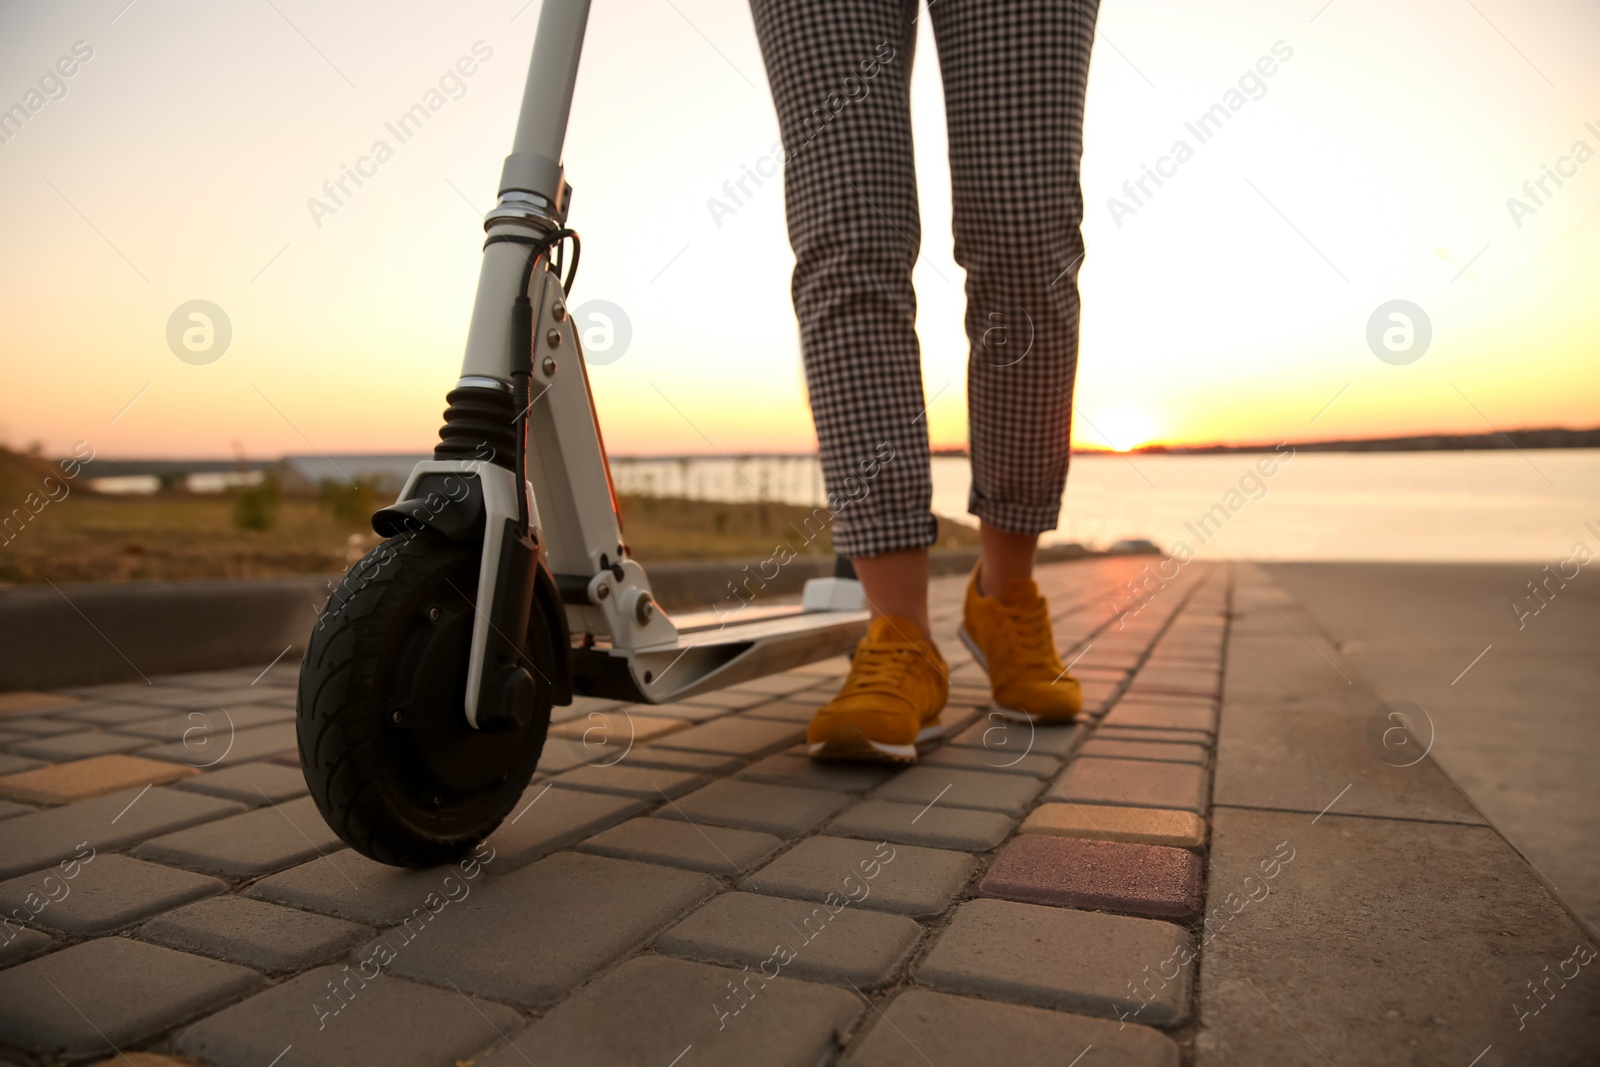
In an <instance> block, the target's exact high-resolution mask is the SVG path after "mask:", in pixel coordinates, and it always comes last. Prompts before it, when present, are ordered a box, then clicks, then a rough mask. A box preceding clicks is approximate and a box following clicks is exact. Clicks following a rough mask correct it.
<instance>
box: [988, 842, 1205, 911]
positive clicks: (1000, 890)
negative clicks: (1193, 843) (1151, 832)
mask: <svg viewBox="0 0 1600 1067" xmlns="http://www.w3.org/2000/svg"><path fill="white" fill-rule="evenodd" d="M978 892H979V893H980V894H982V895H983V896H986V897H1001V898H1004V899H1006V900H1020V901H1023V902H1025V903H1029V904H1059V905H1066V906H1068V907H1074V908H1090V909H1094V910H1099V911H1112V912H1121V913H1123V914H1127V915H1143V916H1146V917H1148V918H1152V919H1172V920H1188V919H1191V918H1193V917H1194V915H1195V913H1196V912H1198V911H1199V910H1200V857H1199V856H1196V855H1195V854H1194V853H1193V852H1189V851H1187V850H1185V849H1181V848H1172V847H1170V846H1167V845H1143V844H1135V843H1133V842H1130V841H1103V840H1095V839H1092V838H1081V837H1053V836H1048V835H1043V834H1023V835H1021V836H1020V837H1017V838H1015V839H1013V840H1011V841H1009V842H1007V844H1006V845H1005V847H1004V848H1002V849H1001V850H1000V851H999V853H998V854H997V855H996V856H995V858H994V863H993V864H992V865H991V866H990V868H989V872H988V873H987V874H985V875H984V877H983V881H982V882H981V883H980V884H979V886H978Z"/></svg>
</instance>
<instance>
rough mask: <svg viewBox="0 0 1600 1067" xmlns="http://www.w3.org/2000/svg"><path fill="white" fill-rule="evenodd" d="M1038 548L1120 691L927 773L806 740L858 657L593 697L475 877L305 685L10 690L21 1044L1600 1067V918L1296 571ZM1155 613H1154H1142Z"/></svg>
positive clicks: (573, 1059)
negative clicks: (337, 815) (1526, 855)
mask: <svg viewBox="0 0 1600 1067" xmlns="http://www.w3.org/2000/svg"><path fill="white" fill-rule="evenodd" d="M1152 565H1153V561H1152V560H1150V559H1149V558H1148V557H1145V558H1137V557H1130V558H1124V559H1107V560H1095V561H1083V562H1078V563H1069V564H1059V565H1054V566H1050V567H1047V568H1045V569H1044V570H1043V571H1042V572H1041V584H1042V585H1043V586H1044V588H1045V591H1046V593H1047V594H1048V595H1049V596H1050V597H1051V603H1052V607H1053V611H1054V622H1055V626H1056V632H1057V636H1058V641H1059V643H1060V645H1061V647H1062V648H1063V650H1070V651H1066V658H1067V659H1069V660H1072V661H1074V664H1075V665H1074V667H1073V670H1074V672H1075V673H1076V674H1078V675H1079V676H1080V677H1081V678H1082V679H1083V681H1084V686H1085V691H1086V695H1087V696H1088V698H1089V703H1090V705H1091V708H1092V710H1093V712H1094V714H1093V715H1092V716H1091V717H1090V718H1089V719H1088V720H1087V721H1086V722H1085V723H1084V724H1083V725H1081V726H1078V727H1072V728H1056V729H1048V730H1047V729H1043V728H1041V729H1037V730H1034V729H1030V728H1029V727H1027V726H1025V725H1024V726H1015V725H1011V726H1007V725H1002V724H1000V723H999V722H997V721H994V720H991V719H990V718H988V717H987V716H986V715H985V712H984V705H985V702H986V700H987V690H986V689H985V688H984V682H983V678H982V675H981V673H980V672H979V671H978V670H977V669H976V667H975V666H974V665H973V664H972V663H971V661H970V660H969V659H968V657H966V655H965V654H964V652H963V651H962V650H961V649H960V646H959V644H958V643H957V641H956V639H955V634H954V631H955V627H956V623H957V618H958V613H959V603H960V593H961V588H962V584H963V581H962V579H960V578H950V579H939V580H936V581H935V583H934V608H935V616H934V619H935V628H936V631H937V634H936V636H937V637H938V640H939V643H940V645H941V647H942V648H943V649H944V651H945V653H946V656H947V658H948V659H949V660H950V662H951V664H952V700H951V706H950V708H949V709H948V710H947V712H946V715H945V719H946V723H947V724H948V727H949V732H950V737H949V740H948V741H947V743H946V744H945V745H944V746H943V747H942V748H940V749H939V750H937V751H936V752H935V753H933V754H932V755H930V756H929V757H927V758H926V759H924V760H923V761H922V763H921V764H920V765H919V766H917V767H915V768H912V769H908V770H903V771H900V772H898V773H895V772H893V771H890V770H888V769H881V768H872V767H839V766H831V767H825V766H815V765H812V764H811V763H810V762H809V761H807V760H806V759H804V758H803V757H802V756H801V755H800V752H801V748H800V747H799V743H800V741H801V739H802V737H803V733H804V729H805V722H806V719H807V717H808V716H809V713H810V711H811V709H812V708H814V707H815V706H816V705H817V703H819V702H820V701H821V700H824V699H826V697H827V696H828V695H830V694H831V692H832V691H833V689H834V688H835V687H836V686H837V683H838V679H839V678H840V676H841V675H842V674H843V672H844V670H845V666H846V665H845V663H844V661H843V660H837V661H830V662H827V663H823V664H817V665H813V666H811V667H808V668H804V669H801V670H797V671H791V672H789V673H787V674H784V675H779V676H774V677H770V678H766V679H762V680H760V681H759V682H755V683H752V684H750V685H746V686H741V687H738V688H737V689H733V690H727V691H723V692H721V693H716V694H710V695H708V696H706V697H703V698H700V699H699V700H697V701H695V702H692V703H689V704H682V705H672V706H666V707H659V708H645V707H637V706H618V705H616V704H614V703H609V702H603V701H590V700H585V701H580V702H579V703H578V704H576V705H574V706H573V707H570V708H563V709H558V718H559V720H560V722H559V724H558V725H557V726H556V727H554V728H553V736H552V738H551V741H550V744H549V745H548V746H547V748H546V754H545V759H544V761H543V762H542V764H541V771H540V776H539V778H538V779H537V780H536V781H535V782H534V783H533V785H532V786H531V787H530V789H529V791H528V793H527V796H526V800H525V802H524V803H523V804H522V805H521V806H520V807H519V808H518V809H517V812H516V814H515V815H514V816H513V818H512V819H510V820H508V821H507V823H506V825H504V826H502V827H501V828H500V830H498V831H497V832H496V833H495V834H494V835H493V836H492V837H491V838H490V839H489V841H488V842H487V843H486V844H485V846H484V847H483V848H482V849H480V850H479V852H478V853H477V854H476V855H475V856H474V857H472V858H470V859H468V860H466V861H463V862H462V863H461V864H459V865H456V866H452V867H448V868H440V869H435V870H430V871H398V870H394V869H390V868H386V867H383V866H380V865H378V864H374V863H371V862H369V861H367V860H365V859H362V858H361V857H359V856H358V855H356V854H355V853H353V852H351V851H349V850H346V849H343V848H342V847H341V846H340V845H339V843H338V841H337V840H336V839H335V838H334V837H333V835H332V834H331V833H330V832H329V831H328V830H327V828H326V827H325V826H324V825H323V824H322V823H321V820H320V819H319V817H318V815H317V813H316V810H315V808H314V806H313V805H312V804H311V802H310V800H309V798H307V797H306V795H305V786H304V783H303V781H302V779H301V777H300V772H299V768H298V765H297V761H296V757H295V747H294V746H295V739H294V724H293V704H294V692H293V683H294V669H293V668H292V667H291V666H289V665H286V664H279V665H277V666H274V667H271V668H269V669H266V670H265V671H227V672H215V673H209V674H193V675H184V676H179V677H172V678H156V679H152V680H151V683H150V684H148V685H147V684H144V683H143V682H140V683H135V684H130V685H114V686H98V687H93V688H87V689H80V690H73V691H61V692H51V693H11V694H0V913H3V914H4V916H6V917H7V918H6V919H5V922H4V926H3V928H0V1063H5V1062H10V1063H15V1064H43V1063H57V1062H91V1063H98V1062H104V1063H118V1064H131V1065H133V1067H155V1065H161V1064H173V1063H204V1064H216V1065H223V1067H297V1065H312V1064H329V1065H331V1064H340V1065H346V1064H368V1063H371V1064H384V1065H395V1067H407V1065H411V1064H417V1065H445V1067H448V1065H452V1064H454V1065H468V1064H471V1065H473V1067H476V1065H479V1064H489V1065H493V1067H511V1065H522V1064H538V1065H540V1067H543V1065H545V1064H606V1065H618V1064H622V1065H628V1064H644V1065H651V1067H698V1065H712V1064H729V1065H735V1064H737V1065H744V1064H774V1065H790V1064H793V1065H796V1067H800V1065H804V1067H811V1065H816V1064H828V1063H842V1064H848V1065H868V1064H872V1065H877V1064H888V1065H901V1064H904V1065H920V1064H934V1065H936V1067H955V1065H965V1064H987V1063H999V1064H1005V1065H1006V1067H1027V1065H1032V1064H1052V1065H1058V1067H1099V1065H1106V1067H1111V1065H1128V1067H1132V1065H1169V1067H1170V1065H1178V1064H1201V1065H1211V1064H1263V1065H1269V1064H1270V1065H1279V1064H1287V1065H1292V1064H1323V1063H1331V1064H1337V1065H1340V1067H1346V1065H1351V1064H1368V1063H1382V1064H1451V1065H1458V1067H1492V1065H1500V1064H1523V1063H1526V1064H1590V1063H1594V1062H1596V1060H1597V1059H1600V979H1597V977H1596V975H1595V973H1593V972H1596V971H1600V967H1596V966H1591V964H1592V963H1593V961H1594V957H1595V948H1594V946H1597V945H1600V938H1597V937H1596V936H1595V934H1594V933H1593V932H1592V931H1589V930H1587V929H1585V928H1584V927H1583V926H1581V925H1580V924H1579V922H1578V921H1577V920H1575V919H1574V918H1573V916H1572V915H1571V913H1570V912H1569V911H1568V910H1567V909H1566V907H1565V906H1564V905H1563V904H1562V903H1561V902H1560V901H1559V900H1557V899H1556V898H1555V897H1554V896H1553V895H1552V893H1551V892H1550V891H1549V890H1548V889H1547V887H1546V886H1545V884H1544V883H1543V882H1542V881H1541V879H1540V878H1539V876H1538V874H1537V873H1536V872H1535V871H1534V870H1533V869H1532V868H1530V867H1529V866H1528V864H1526V863H1525V862H1524V861H1523V860H1522V859H1521V858H1520V857H1519V855H1518V854H1517V853H1516V852H1515V850H1513V849H1512V848H1511V847H1510V846H1509V845H1507V843H1506V842H1505V841H1504V840H1503V839H1502V838H1501V837H1500V836H1499V835H1498V833H1496V832H1495V831H1494V829H1493V828H1492V827H1490V826H1489V825H1488V824H1487V823H1486V822H1485V820H1484V819H1483V817H1482V816H1481V815H1480V814H1479V813H1478V811H1477V809H1476V808H1475V807H1474V806H1473V805H1472V804H1471V802H1470V801H1469V800H1467V798H1466V797H1464V796H1463V795H1462V794H1461V793H1460V792H1459V791H1457V790H1456V789H1455V787H1454V786H1453V785H1452V784H1451V782H1450V781H1449V780H1448V778H1447V777H1446V776H1445V775H1444V774H1443V773H1442V772H1441V771H1440V770H1439V769H1438V768H1437V767H1436V766H1435V765H1434V764H1433V763H1432V761H1431V760H1428V759H1423V760H1420V761H1416V762H1412V761H1411V753H1412V752H1413V751H1415V747H1414V746H1413V748H1412V749H1407V748H1406V747H1405V741H1406V736H1405V733H1404V730H1403V729H1401V730H1400V731H1399V732H1398V733H1396V732H1395V730H1394V729H1393V728H1392V727H1393V726H1394V723H1393V722H1392V721H1391V720H1388V719H1386V718H1385V717H1384V712H1383V711H1382V710H1381V709H1380V707H1379V703H1378V701H1377V699H1376V698H1375V697H1374V696H1373V694H1372V692H1371V690H1370V689H1369V688H1367V686H1366V685H1365V684H1364V683H1363V681H1362V679H1361V678H1360V677H1359V675H1358V674H1357V672H1356V671H1355V670H1354V669H1353V668H1352V667H1351V666H1350V665H1349V664H1348V663H1347V662H1345V661H1344V659H1343V658H1342V657H1341V656H1340V654H1339V652H1338V651H1337V650H1336V649H1335V648H1334V646H1333V645H1332V644H1331V643H1330V642H1329V641H1328V639H1327V638H1326V636H1325V635H1324V634H1323V632H1322V629H1321V627H1320V626H1319V625H1318V623H1317V620H1316V619H1314V618H1312V617H1311V616H1310V615H1309V614H1308V613H1307V612H1306V611H1305V610H1304V609H1303V608H1302V607H1301V606H1300V605H1298V604H1296V603H1295V602H1294V601H1293V600H1292V599H1291V598H1290V597H1289V595H1288V594H1287V593H1286V592H1285V591H1284V589H1283V588H1282V586H1280V585H1279V584H1277V583H1276V582H1275V581H1273V580H1272V578H1271V577H1270V576H1269V575H1268V574H1267V573H1266V572H1265V571H1263V570H1262V569H1260V568H1257V567H1253V566H1247V565H1240V566H1225V565H1207V564H1203V563H1193V564H1190V565H1188V566H1186V567H1184V568H1182V571H1181V573H1180V574H1179V575H1178V577H1177V578H1175V579H1174V580H1172V581H1170V582H1167V583H1165V585H1164V586H1161V585H1160V584H1159V583H1158V581H1157V580H1156V579H1154V578H1151V579H1148V584H1146V585H1144V586H1143V589H1144V591H1142V592H1141V593H1139V595H1137V596H1135V595H1134V593H1133V592H1132V591H1131V589H1130V587H1128V586H1127V585H1125V583H1127V582H1129V581H1135V582H1141V583H1143V582H1146V577H1145V576H1146V574H1147V573H1148V572H1147V571H1146V570H1145V568H1146V567H1147V566H1152ZM1114 610H1120V612H1121V615H1120V617H1116V616H1114V615H1113V611H1114Z"/></svg>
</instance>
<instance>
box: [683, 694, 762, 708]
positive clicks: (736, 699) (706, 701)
mask: <svg viewBox="0 0 1600 1067" xmlns="http://www.w3.org/2000/svg"><path fill="white" fill-rule="evenodd" d="M770 699H772V698H771V697H769V696H767V695H766V694H764V693H753V692H750V691H749V690H745V689H713V690H711V691H710V692H708V693H696V694H695V695H694V696H692V697H690V698H689V702H690V703H692V704H700V705H703V706H705V707H708V708H729V709H731V710H733V711H743V710H744V709H745V708H750V707H754V706H755V705H757V704H760V703H763V702H764V701H767V700H770Z"/></svg>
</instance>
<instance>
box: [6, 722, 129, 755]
mask: <svg viewBox="0 0 1600 1067" xmlns="http://www.w3.org/2000/svg"><path fill="white" fill-rule="evenodd" d="M146 744H148V742H146V741H145V740H144V739H143V738H141V737H127V736H125V735H123V734H113V733H107V732H106V731H104V730H78V731H75V732H73V733H65V734H55V735H54V736H52V737H35V738H32V739H31V740H28V741H20V742H18V743H17V744H14V745H12V746H11V751H12V752H15V753H16V754H18V755H20V756H33V757H35V758H36V759H44V760H56V761H62V760H76V759H86V758H88V757H89V756H107V755H111V754H113V753H117V752H131V751H132V750H133V749H136V748H143V747H144V746H145V745H146Z"/></svg>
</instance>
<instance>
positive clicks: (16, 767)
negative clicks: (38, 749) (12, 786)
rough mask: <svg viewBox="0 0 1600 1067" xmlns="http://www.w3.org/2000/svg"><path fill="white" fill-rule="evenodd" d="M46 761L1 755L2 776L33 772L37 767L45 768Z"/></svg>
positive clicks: (0, 773) (0, 768)
mask: <svg viewBox="0 0 1600 1067" xmlns="http://www.w3.org/2000/svg"><path fill="white" fill-rule="evenodd" d="M44 765H45V761H44V760H41V759H29V758H28V757H27V756H8V755H4V754H0V775H11V774H16V773H18V772H19V771H31V770H33V769H34V768H35V767H43V766H44Z"/></svg>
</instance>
